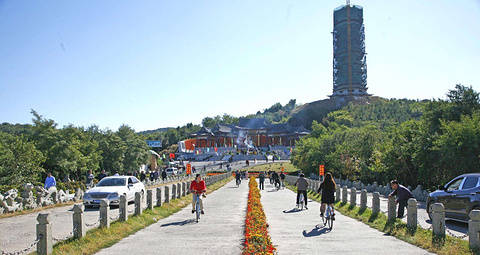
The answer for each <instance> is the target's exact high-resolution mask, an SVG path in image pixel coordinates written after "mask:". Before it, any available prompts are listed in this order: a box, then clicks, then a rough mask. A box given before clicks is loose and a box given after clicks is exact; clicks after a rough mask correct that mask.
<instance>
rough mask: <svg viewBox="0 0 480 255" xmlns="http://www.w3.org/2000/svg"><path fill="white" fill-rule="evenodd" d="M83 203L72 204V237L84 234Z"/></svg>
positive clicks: (80, 236)
mask: <svg viewBox="0 0 480 255" xmlns="http://www.w3.org/2000/svg"><path fill="white" fill-rule="evenodd" d="M83 210H84V206H83V204H75V205H73V237H74V238H82V237H83V236H85V233H86V228H85V221H84V218H83Z"/></svg>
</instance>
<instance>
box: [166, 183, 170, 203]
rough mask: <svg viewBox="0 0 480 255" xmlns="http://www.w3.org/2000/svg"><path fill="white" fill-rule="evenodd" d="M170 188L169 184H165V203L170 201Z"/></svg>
mask: <svg viewBox="0 0 480 255" xmlns="http://www.w3.org/2000/svg"><path fill="white" fill-rule="evenodd" d="M169 189H170V188H169V187H168V185H166V186H165V203H168V202H169V201H170V190H169Z"/></svg>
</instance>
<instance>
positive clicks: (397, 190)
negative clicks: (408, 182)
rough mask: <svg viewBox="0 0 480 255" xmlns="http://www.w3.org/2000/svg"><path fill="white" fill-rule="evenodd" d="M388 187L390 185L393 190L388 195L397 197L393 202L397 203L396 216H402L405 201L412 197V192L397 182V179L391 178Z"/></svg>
mask: <svg viewBox="0 0 480 255" xmlns="http://www.w3.org/2000/svg"><path fill="white" fill-rule="evenodd" d="M390 187H392V189H393V192H392V193H390V194H389V195H388V197H389V198H390V197H393V196H396V197H397V198H396V200H395V202H396V203H397V204H398V214H397V218H403V213H404V211H405V207H407V201H408V199H410V198H413V194H412V192H411V191H410V190H409V189H408V188H406V187H405V186H403V185H400V184H398V181H397V180H392V181H391V182H390Z"/></svg>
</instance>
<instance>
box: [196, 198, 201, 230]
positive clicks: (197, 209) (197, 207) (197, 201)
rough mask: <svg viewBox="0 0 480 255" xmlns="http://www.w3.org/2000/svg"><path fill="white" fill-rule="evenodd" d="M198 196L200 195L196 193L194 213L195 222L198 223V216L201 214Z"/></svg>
mask: <svg viewBox="0 0 480 255" xmlns="http://www.w3.org/2000/svg"><path fill="white" fill-rule="evenodd" d="M200 195H201V194H198V193H197V199H196V201H195V212H196V213H197V218H196V221H197V223H198V220H199V219H200V214H201V210H200Z"/></svg>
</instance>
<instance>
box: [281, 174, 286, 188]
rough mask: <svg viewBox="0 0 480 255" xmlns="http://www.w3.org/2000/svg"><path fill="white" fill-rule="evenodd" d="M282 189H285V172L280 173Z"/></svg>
mask: <svg viewBox="0 0 480 255" xmlns="http://www.w3.org/2000/svg"><path fill="white" fill-rule="evenodd" d="M280 187H282V188H283V187H285V174H284V173H283V172H281V173H280Z"/></svg>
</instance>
